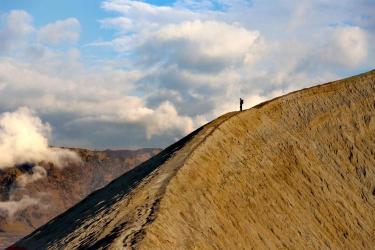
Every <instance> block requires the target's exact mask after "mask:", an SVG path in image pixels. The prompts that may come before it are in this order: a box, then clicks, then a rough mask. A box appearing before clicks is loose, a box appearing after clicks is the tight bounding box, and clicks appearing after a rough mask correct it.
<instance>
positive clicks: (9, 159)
mask: <svg viewBox="0 0 375 250" xmlns="http://www.w3.org/2000/svg"><path fill="white" fill-rule="evenodd" d="M50 132H51V127H50V126H49V124H44V123H42V121H41V120H40V119H39V118H38V117H36V116H34V115H33V113H32V112H31V111H30V110H29V109H27V108H20V109H18V110H16V111H15V112H12V113H9V112H6V113H3V114H2V115H1V116H0V152H1V158H0V169H2V168H11V167H14V166H15V165H18V164H23V163H25V162H27V163H39V162H41V161H46V162H52V163H54V164H55V165H56V166H58V167H62V166H64V165H66V164H68V163H70V162H79V157H78V156H77V155H76V154H75V153H74V152H72V151H69V150H65V149H59V148H50V147H49V145H48V139H47V136H48V135H49V133H50Z"/></svg>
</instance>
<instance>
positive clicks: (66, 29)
mask: <svg viewBox="0 0 375 250" xmlns="http://www.w3.org/2000/svg"><path fill="white" fill-rule="evenodd" d="M80 30H81V26H80V23H79V21H78V20H77V19H76V18H67V19H65V20H59V21H56V22H53V23H49V24H47V25H46V26H43V27H42V28H40V31H39V34H38V36H39V39H40V40H41V41H43V42H47V43H50V44H59V43H76V42H77V41H78V38H79V34H80Z"/></svg>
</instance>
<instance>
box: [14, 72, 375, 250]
mask: <svg viewBox="0 0 375 250" xmlns="http://www.w3.org/2000/svg"><path fill="white" fill-rule="evenodd" d="M374 187H375V71H372V72H369V73H367V74H363V75H360V76H357V77H352V78H348V79H345V80H342V81H338V82H334V83H330V84H326V85H321V86H318V87H314V88H310V89H306V90H302V91H298V92H295V93H291V94H289V95H286V96H283V97H280V98H277V99H275V100H273V101H270V102H267V103H264V104H262V105H258V106H256V107H254V108H252V109H249V110H247V111H244V112H241V113H239V112H233V113H228V114H226V115H224V116H222V117H220V118H218V119H216V120H214V121H213V122H211V123H209V124H207V125H206V126H204V127H202V128H200V129H198V130H197V131H195V132H193V133H192V134H190V135H189V136H187V137H185V138H184V139H182V140H181V141H179V142H178V143H176V144H174V145H172V146H170V147H169V148H167V149H166V150H164V151H162V152H161V153H160V154H159V155H157V156H155V157H153V158H152V159H151V160H149V161H147V162H146V163H144V164H142V165H140V166H139V167H137V168H136V169H134V170H132V171H130V172H128V173H127V174H125V175H123V176H121V177H119V178H118V179H116V180H115V181H113V182H112V183H110V184H109V185H108V186H106V187H105V188H103V189H101V190H99V191H97V192H95V193H93V194H91V195H90V196H88V197H87V198H86V199H85V200H83V201H82V202H80V203H79V204H78V205H76V206H75V207H73V208H72V209H70V210H68V211H67V212H65V213H64V214H62V215H61V216H59V217H57V218H55V219H54V220H52V221H50V222H49V223H48V224H46V225H45V226H43V227H41V228H40V229H39V230H37V231H35V232H34V233H33V234H31V235H30V236H28V237H26V238H24V239H23V240H21V241H19V242H18V243H17V245H18V246H24V247H27V249H43V248H51V249H62V248H65V249H76V248H93V249H100V248H112V249H122V248H124V247H125V248H139V249H251V248H256V249H261V248H292V249H304V248H311V249H314V248H315V249H328V248H334V249H343V248H349V249H355V248H357V249H371V248H372V247H373V246H375V199H374V195H375V190H374Z"/></svg>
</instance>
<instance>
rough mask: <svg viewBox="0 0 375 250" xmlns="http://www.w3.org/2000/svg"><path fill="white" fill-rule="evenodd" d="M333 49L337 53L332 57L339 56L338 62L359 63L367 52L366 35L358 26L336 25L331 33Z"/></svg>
mask: <svg viewBox="0 0 375 250" xmlns="http://www.w3.org/2000/svg"><path fill="white" fill-rule="evenodd" d="M333 42H334V49H336V50H337V54H336V55H334V54H332V55H331V56H332V58H337V57H338V58H339V59H341V60H339V62H340V63H342V64H344V65H348V66H352V67H353V66H356V65H358V64H360V63H361V62H362V61H363V60H364V59H365V58H366V57H367V54H368V45H367V35H366V32H365V31H363V30H362V29H361V28H360V27H353V26H344V27H338V28H336V29H335V30H334V33H333Z"/></svg>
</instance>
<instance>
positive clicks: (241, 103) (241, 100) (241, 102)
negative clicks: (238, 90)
mask: <svg viewBox="0 0 375 250" xmlns="http://www.w3.org/2000/svg"><path fill="white" fill-rule="evenodd" d="M242 105H243V99H242V98H240V111H242Z"/></svg>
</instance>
